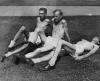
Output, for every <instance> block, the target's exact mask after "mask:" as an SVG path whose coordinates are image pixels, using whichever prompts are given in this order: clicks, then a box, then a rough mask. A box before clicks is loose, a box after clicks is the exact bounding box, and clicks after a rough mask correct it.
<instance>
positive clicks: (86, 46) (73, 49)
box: [41, 37, 99, 71]
mask: <svg viewBox="0 0 100 81" xmlns="http://www.w3.org/2000/svg"><path fill="white" fill-rule="evenodd" d="M98 44H99V38H98V37H94V38H93V39H92V41H91V42H89V41H87V40H85V39H82V41H79V42H77V43H76V44H71V43H69V42H67V41H64V40H59V42H58V44H57V47H56V50H55V53H54V55H53V56H52V58H51V60H50V61H49V64H48V65H47V66H46V67H45V68H42V69H41V70H42V71H47V70H51V69H54V68H55V62H56V60H57V57H58V55H59V53H60V51H61V48H62V46H63V47H64V49H65V50H66V51H68V52H69V53H70V55H71V56H73V57H74V58H75V59H76V60H81V59H83V58H86V57H88V56H90V55H92V54H94V53H95V52H96V51H97V50H98V49H99V46H98ZM84 51H88V53H86V54H84V55H82V54H83V53H84Z"/></svg>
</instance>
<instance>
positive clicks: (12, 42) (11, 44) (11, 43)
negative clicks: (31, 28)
mask: <svg viewBox="0 0 100 81" xmlns="http://www.w3.org/2000/svg"><path fill="white" fill-rule="evenodd" d="M14 44H15V42H14V41H13V40H11V42H10V44H9V46H8V47H9V48H11V47H13V46H14Z"/></svg>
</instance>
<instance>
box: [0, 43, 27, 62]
mask: <svg viewBox="0 0 100 81" xmlns="http://www.w3.org/2000/svg"><path fill="white" fill-rule="evenodd" d="M27 46H28V44H24V45H23V46H22V47H20V48H18V49H16V50H14V51H11V52H8V53H7V54H5V55H4V56H3V58H2V60H1V62H4V60H5V59H6V58H7V57H9V56H11V55H13V54H15V53H18V52H20V51H22V50H23V49H25V48H26V47H27Z"/></svg>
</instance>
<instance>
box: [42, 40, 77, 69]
mask: <svg viewBox="0 0 100 81" xmlns="http://www.w3.org/2000/svg"><path fill="white" fill-rule="evenodd" d="M62 45H64V48H65V50H66V51H68V52H69V53H74V52H75V50H76V48H75V46H74V45H73V44H71V43H69V42H67V41H64V40H59V41H58V45H57V47H56V50H55V53H54V55H53V56H52V58H51V60H50V61H49V64H48V65H47V66H46V67H45V68H43V69H41V70H43V71H47V70H51V69H54V68H55V62H56V60H57V57H58V54H59V53H60V51H61V48H62Z"/></svg>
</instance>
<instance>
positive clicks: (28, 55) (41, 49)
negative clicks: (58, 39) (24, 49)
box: [21, 46, 54, 66]
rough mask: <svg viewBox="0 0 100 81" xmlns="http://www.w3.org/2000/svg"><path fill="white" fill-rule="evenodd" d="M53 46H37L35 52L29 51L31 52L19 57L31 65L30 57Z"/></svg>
mask: <svg viewBox="0 0 100 81" xmlns="http://www.w3.org/2000/svg"><path fill="white" fill-rule="evenodd" d="M53 48H54V47H53V46H45V47H42V48H38V49H37V50H36V51H35V52H31V53H28V54H26V55H25V56H22V57H21V59H23V60H24V61H25V62H27V64H29V65H31V66H33V65H34V62H33V61H32V60H31V59H30V58H32V57H34V56H35V55H37V54H39V53H41V52H46V51H49V50H52V49H53Z"/></svg>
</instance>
